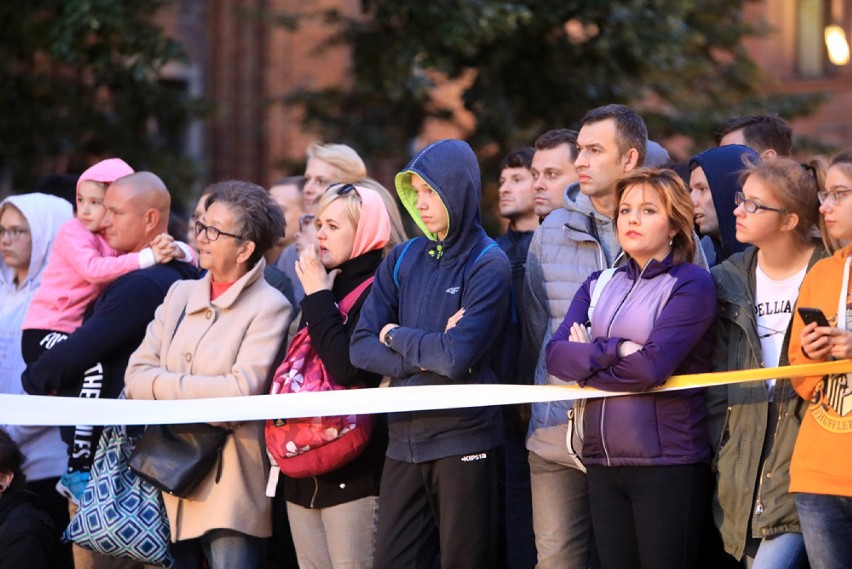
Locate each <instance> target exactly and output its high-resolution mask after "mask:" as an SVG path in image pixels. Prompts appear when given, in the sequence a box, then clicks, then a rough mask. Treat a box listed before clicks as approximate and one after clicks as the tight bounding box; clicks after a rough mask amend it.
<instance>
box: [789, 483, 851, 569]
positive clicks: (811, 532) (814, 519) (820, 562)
mask: <svg viewBox="0 0 852 569" xmlns="http://www.w3.org/2000/svg"><path fill="white" fill-rule="evenodd" d="M796 508H797V509H798V510H799V523H801V524H802V534H803V535H804V536H805V548H806V549H807V551H808V561H810V563H811V569H849V568H852V498H850V497H847V496H828V495H823V494H796Z"/></svg>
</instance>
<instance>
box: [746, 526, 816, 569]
mask: <svg viewBox="0 0 852 569" xmlns="http://www.w3.org/2000/svg"><path fill="white" fill-rule="evenodd" d="M745 553H746V565H747V566H748V568H749V569H807V566H808V556H807V554H806V553H805V540H804V539H803V538H802V534H800V533H782V534H779V535H775V536H772V537H766V538H763V539H754V538H752V539H749V540H748V542H747V543H746V548H745Z"/></svg>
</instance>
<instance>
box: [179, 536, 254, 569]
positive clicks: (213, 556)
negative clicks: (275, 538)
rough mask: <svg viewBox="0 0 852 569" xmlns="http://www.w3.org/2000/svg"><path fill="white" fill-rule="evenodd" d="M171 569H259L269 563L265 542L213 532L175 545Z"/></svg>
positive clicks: (249, 537)
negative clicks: (267, 561)
mask: <svg viewBox="0 0 852 569" xmlns="http://www.w3.org/2000/svg"><path fill="white" fill-rule="evenodd" d="M169 549H170V550H171V553H172V557H174V560H175V564H174V565H173V566H172V569H201V567H203V566H204V565H203V560H204V558H205V557H206V558H207V564H208V566H209V568H210V569H234V568H236V567H239V568H240V569H259V568H260V567H262V566H263V563H265V562H266V540H265V539H262V538H259V537H254V536H251V535H246V534H244V533H241V532H238V531H235V530H231V529H214V530H210V531H208V532H207V533H205V534H204V535H202V536H201V537H197V538H195V539H186V540H181V541H177V542H175V543H172V544H171V546H170V548H169Z"/></svg>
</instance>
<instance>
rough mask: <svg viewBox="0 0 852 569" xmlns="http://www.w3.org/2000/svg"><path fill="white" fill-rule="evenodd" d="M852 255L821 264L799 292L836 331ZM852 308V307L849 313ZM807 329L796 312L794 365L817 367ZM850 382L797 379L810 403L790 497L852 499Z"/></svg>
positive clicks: (851, 251) (849, 250)
mask: <svg viewBox="0 0 852 569" xmlns="http://www.w3.org/2000/svg"><path fill="white" fill-rule="evenodd" d="M849 255H852V245H847V246H846V247H844V248H843V249H842V250H840V251H838V252H836V253H835V254H834V255H832V256H831V257H829V258H827V259H823V260H821V261H819V262H818V263H816V264H815V265H814V266H813V268H811V270H810V271H808V274H807V275H805V280H804V282H803V283H802V288H801V290H800V291H799V300H798V306H808V307H813V308H820V309H822V311H823V312H824V313H825V315H826V317H827V318H828V321H829V323H830V324H831V325H832V326H837V306H838V300H839V297H840V292H841V290H840V289H841V286H842V284H843V283H842V280H843V266H844V263H845V259H846V257H847V256H849ZM850 291H852V287H850ZM847 302H848V301H847ZM850 308H852V306H850V305H848V304H847V314H848V310H849V309H850ZM850 327H852V319H847V328H850ZM802 328H804V323H803V322H802V319H801V317H800V316H799V315H798V313H794V314H793V329H792V331H791V334H790V350H789V356H790V364H791V365H795V364H801V363H813V360H811V359H809V358H808V357H807V356H805V354H804V353H803V352H802V343H801V337H800V335H801V331H802ZM846 381H847V379H846V376H825V377H819V376H814V377H801V378H798V379H793V380H792V382H793V387H794V388H795V389H796V391H797V392H798V393H799V395H800V396H802V397H803V398H804V399H809V400H810V402H811V403H810V405H809V406H808V410H807V412H806V414H805V417H804V419H803V420H802V427H801V429H800V430H799V438H798V439H796V447H795V449H794V450H793V462H792V464H791V466H790V491H791V492H807V493H810V494H829V495H832V496H852V374H850V375H849V385H848V386H847V385H846Z"/></svg>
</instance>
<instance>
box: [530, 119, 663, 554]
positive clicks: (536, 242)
mask: <svg viewBox="0 0 852 569" xmlns="http://www.w3.org/2000/svg"><path fill="white" fill-rule="evenodd" d="M580 125H581V127H580V131H579V133H578V136H577V155H576V161H575V163H574V165H575V166H576V168H577V174H578V176H579V179H578V181H577V182H575V183H573V184H571V185H570V186H568V187H567V188H566V189H565V191H564V196H563V203H562V207H560V208H557V209H555V210H553V211H552V212H551V213H550V214H549V215H548V216H547V217H546V218H545V220H544V221H543V222H542V224H541V226H540V227H539V228H538V229H537V230H536V231H535V233H534V235H533V239H532V243H531V245H530V250H529V255H528V256H527V269H526V277H525V289H524V294H525V297H524V299H525V312H524V318H525V321H524V326H525V327H526V332H527V334H526V336H527V337H528V338H529V339H530V342H531V346H530V347H529V349H533V350H537V351H538V353H539V358H538V363H537V365H536V370H535V383H536V385H543V384H547V383H550V382H551V380H549V379H548V375H547V370H546V368H545V362H544V350H543V347H544V346H545V345H547V341H548V340H549V339H550V336H551V335H552V334H553V332H554V331H555V330H556V328H557V327H558V326H559V324H560V323H561V321H562V318H563V317H564V316H565V313H566V312H567V311H568V306H569V305H570V304H571V300H572V299H573V297H574V293H575V292H576V291H577V289H578V288H579V287H580V285H582V283H583V281H585V280H586V278H587V277H588V276H589V275H590V274H591V273H592V272H594V271H597V270H601V269H605V268H607V267H610V266H612V265H613V264H615V263H616V261H617V260H618V258H619V256H620V255H621V248H620V247H619V244H618V238H617V235H616V229H615V223H614V222H613V216H614V214H615V208H616V205H617V204H616V201H615V200H616V198H615V183H616V181H618V179H619V178H621V177H622V176H623V175H624V174H626V173H627V172H630V171H631V170H633V169H635V168H637V167H639V166H641V165H642V163H643V161H644V159H645V151H646V145H647V141H648V132H647V130H646V128H645V122H644V121H643V120H642V117H640V116H639V115H638V114H636V113H635V112H634V111H633V110H631V109H630V108H628V107H625V106H623V105H607V106H604V107H599V108H597V109H593V110H591V111H589V112H588V113H586V115H585V116H584V117H583V118H582V120H581V121H580ZM554 381H558V380H554ZM569 409H571V402H570V401H556V402H551V403H537V404H534V405H533V412H532V420H531V422H530V429H529V433H528V436H527V449H528V450H529V462H530V476H531V480H532V501H533V528H534V530H535V539H536V549H537V550H538V565H537V567H538V568H539V569H549V568H556V567H558V568H560V569H586V568H587V567H589V566H590V565H593V564H594V563H595V558H596V557H597V556H596V555H595V553H594V543H593V540H592V526H591V514H590V512H589V495H588V488H587V486H586V475H585V469H584V467H583V465H582V463H581V462H580V461H579V459H577V458H576V457H572V456H571V454H570V453H569V449H568V447H567V445H566V435H567V412H568V410H569ZM578 450H579V449H578Z"/></svg>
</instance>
